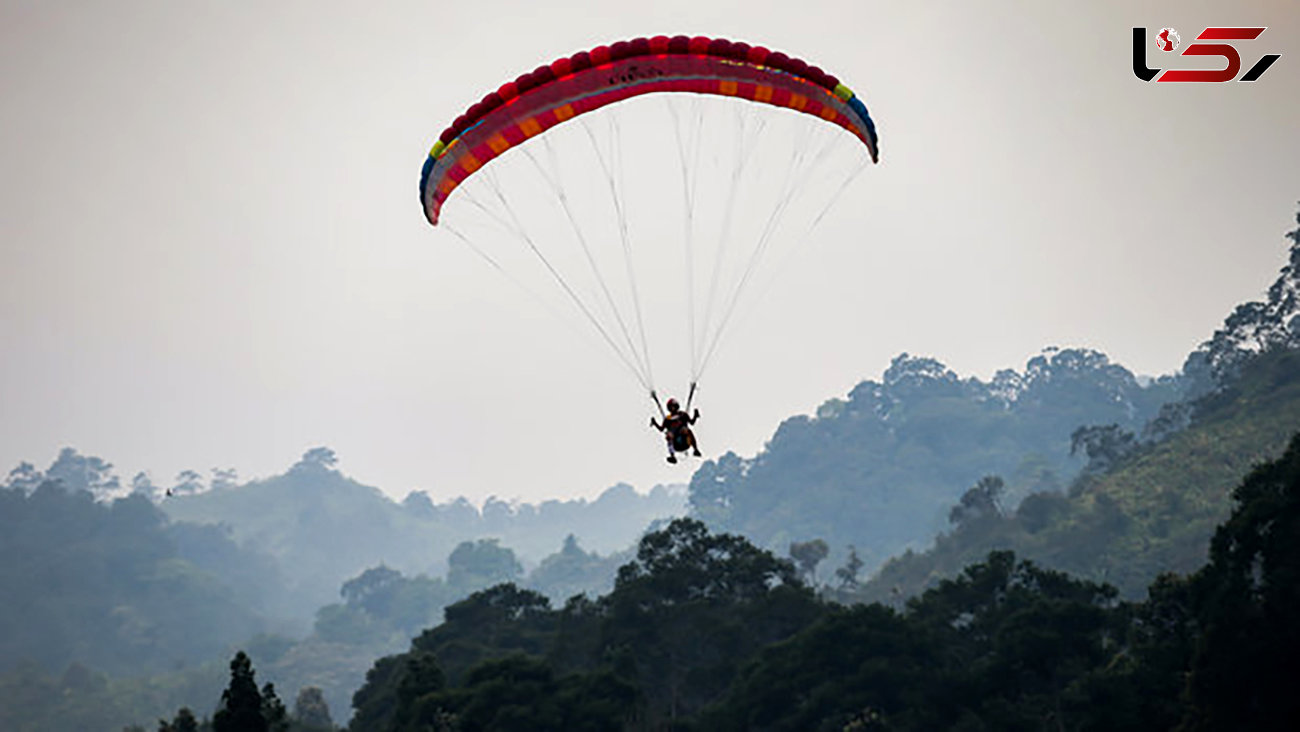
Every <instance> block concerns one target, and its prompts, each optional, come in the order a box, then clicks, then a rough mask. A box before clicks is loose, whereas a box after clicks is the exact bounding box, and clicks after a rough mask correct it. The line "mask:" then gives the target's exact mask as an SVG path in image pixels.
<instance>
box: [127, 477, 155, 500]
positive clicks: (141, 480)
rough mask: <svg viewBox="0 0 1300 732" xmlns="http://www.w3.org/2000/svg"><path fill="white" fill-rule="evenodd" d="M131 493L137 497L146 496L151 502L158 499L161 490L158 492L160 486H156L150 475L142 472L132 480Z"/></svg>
mask: <svg viewBox="0 0 1300 732" xmlns="http://www.w3.org/2000/svg"><path fill="white" fill-rule="evenodd" d="M131 493H133V494H136V495H141V496H144V497H145V498H148V499H149V500H151V501H155V500H157V499H158V493H159V490H158V486H156V485H154V482H153V480H152V479H151V478H150V477H149V474H148V473H146V472H144V471H143V470H142V471H140V472H138V473H136V474H135V477H134V478H132V479H131Z"/></svg>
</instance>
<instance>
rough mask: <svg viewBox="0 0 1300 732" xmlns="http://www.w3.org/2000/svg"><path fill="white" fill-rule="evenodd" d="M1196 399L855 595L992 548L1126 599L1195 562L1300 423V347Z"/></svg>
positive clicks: (911, 589)
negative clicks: (1136, 444) (1111, 460)
mask: <svg viewBox="0 0 1300 732" xmlns="http://www.w3.org/2000/svg"><path fill="white" fill-rule="evenodd" d="M1195 407H1196V408H1195V412H1194V416H1193V417H1192V420H1191V424H1190V425H1189V426H1188V427H1187V428H1186V429H1184V430H1182V431H1180V432H1178V433H1176V434H1174V435H1172V436H1170V437H1168V438H1167V439H1165V440H1163V441H1161V442H1159V443H1156V444H1148V445H1145V446H1143V447H1141V448H1139V449H1138V450H1136V451H1134V452H1133V453H1132V454H1130V455H1128V456H1126V457H1124V458H1123V459H1122V460H1121V461H1120V462H1118V463H1117V464H1116V465H1115V466H1114V467H1113V468H1111V469H1110V470H1109V471H1108V472H1105V473H1104V474H1101V475H1085V476H1082V477H1081V478H1080V480H1079V481H1078V482H1077V483H1076V484H1075V485H1074V486H1073V488H1072V490H1071V491H1070V492H1069V493H1062V492H1052V493H1038V494H1034V495H1032V496H1030V497H1029V498H1027V499H1026V500H1025V501H1023V502H1022V503H1021V504H1020V505H1019V507H1018V508H1016V509H1015V510H1012V511H1006V512H1005V513H992V514H988V515H981V516H977V517H973V518H972V519H970V520H967V521H965V522H963V523H960V524H959V525H957V526H955V527H953V528H952V530H951V531H949V532H947V533H945V534H943V535H941V536H940V537H938V538H937V540H936V541H935V543H934V545H933V546H932V547H930V548H929V549H927V550H926V551H923V552H908V553H906V554H904V555H903V556H900V557H897V558H895V559H893V560H891V561H889V562H888V563H886V564H885V566H884V567H882V568H881V571H880V573H879V575H878V576H876V577H874V578H873V579H872V580H871V581H870V582H868V583H867V584H865V585H864V586H863V587H862V589H861V591H860V592H858V593H856V594H855V595H854V597H855V599H859V600H869V601H886V600H890V599H896V598H898V597H900V596H902V597H906V596H911V595H914V594H916V593H918V592H920V591H921V590H923V589H925V588H927V587H932V586H934V585H935V584H936V583H937V582H938V581H939V580H940V579H942V578H945V577H951V576H954V575H955V574H956V573H957V572H960V571H961V569H962V567H965V566H967V565H968V564H970V563H971V562H973V561H978V560H979V559H980V558H981V557H983V556H984V555H986V554H987V553H988V552H989V551H991V550H995V549H999V550H1000V549H1010V550H1012V551H1015V552H1016V554H1017V555H1019V556H1023V557H1025V558H1027V559H1030V560H1033V561H1035V562H1038V563H1040V564H1042V565H1043V566H1046V567H1051V568H1054V569H1059V570H1063V571H1068V572H1070V573H1072V574H1075V575H1078V576H1081V577H1086V578H1089V579H1092V580H1095V581H1105V582H1108V583H1110V584H1113V585H1115V586H1116V587H1117V588H1119V590H1120V592H1121V593H1122V594H1123V595H1125V596H1128V597H1135V596H1139V595H1140V594H1141V593H1142V592H1144V591H1145V590H1146V587H1147V585H1148V584H1149V583H1150V582H1151V581H1152V580H1153V579H1154V578H1155V577H1156V575H1158V574H1159V573H1160V572H1164V571H1175V572H1180V573H1188V572H1192V571H1194V570H1196V569H1197V568H1199V567H1200V566H1201V565H1202V564H1204V562H1205V558H1206V552H1207V551H1208V548H1209V540H1210V536H1211V535H1212V534H1213V531H1214V527H1215V526H1216V525H1218V524H1219V523H1221V522H1222V521H1223V520H1224V519H1225V518H1227V516H1228V512H1229V511H1230V509H1231V499H1230V496H1231V492H1232V489H1233V487H1234V486H1235V485H1236V484H1237V483H1239V482H1240V481H1241V479H1242V477H1243V476H1244V475H1246V474H1247V473H1248V472H1249V471H1250V470H1251V468H1253V467H1254V466H1255V465H1257V464H1259V463H1261V462H1264V461H1266V460H1269V459H1273V458H1276V457H1277V456H1278V455H1280V454H1281V453H1282V450H1283V449H1284V448H1285V447H1286V444H1287V441H1288V440H1289V439H1290V437H1291V435H1292V434H1294V433H1295V432H1296V431H1297V430H1298V429H1300V353H1296V352H1291V351H1282V352H1276V353H1270V354H1267V355H1265V356H1261V357H1259V358H1257V359H1255V360H1254V361H1252V362H1251V363H1249V364H1247V365H1243V366H1242V368H1241V372H1240V374H1239V376H1238V379H1237V380H1236V381H1235V382H1234V384H1233V385H1232V386H1231V387H1229V388H1226V389H1224V390H1223V391H1221V392H1218V393H1216V394H1214V395H1212V396H1210V397H1206V398H1203V399H1202V400H1200V401H1198V402H1196V403H1195Z"/></svg>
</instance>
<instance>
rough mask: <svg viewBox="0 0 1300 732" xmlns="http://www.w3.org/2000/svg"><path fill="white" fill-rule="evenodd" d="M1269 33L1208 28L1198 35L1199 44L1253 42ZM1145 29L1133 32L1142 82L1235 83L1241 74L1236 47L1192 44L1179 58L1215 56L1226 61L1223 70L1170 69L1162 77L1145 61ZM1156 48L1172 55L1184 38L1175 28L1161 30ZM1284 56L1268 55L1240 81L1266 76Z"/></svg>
mask: <svg viewBox="0 0 1300 732" xmlns="http://www.w3.org/2000/svg"><path fill="white" fill-rule="evenodd" d="M1265 30H1267V26H1265V27H1263V28H1206V29H1205V30H1203V31H1201V33H1200V35H1198V36H1196V40H1197V41H1253V40H1255V39H1256V38H1259V36H1260V34H1261V33H1263V32H1264V31H1265ZM1146 33H1147V29H1146V28H1134V29H1133V74H1134V75H1135V76H1137V78H1139V79H1141V80H1142V81H1151V80H1152V79H1156V75H1157V74H1159V75H1160V78H1158V79H1156V81H1206V82H1216V81H1232V80H1233V79H1236V78H1237V74H1238V73H1239V72H1240V71H1241V54H1239V53H1238V52H1237V48H1236V46H1234V45H1232V44H1231V43H1190V44H1188V46H1187V48H1185V49H1183V52H1182V53H1181V54H1179V55H1180V56H1213V57H1218V58H1221V59H1223V60H1224V61H1226V62H1227V63H1226V65H1225V66H1224V67H1223V68H1221V69H1168V70H1166V71H1165V72H1164V73H1163V74H1162V73H1160V72H1161V69H1152V68H1148V67H1147V59H1146V41H1145V37H1146ZM1155 41H1156V48H1159V49H1160V50H1161V51H1164V52H1166V53H1168V52H1172V51H1174V50H1176V49H1177V48H1178V45H1179V43H1181V41H1182V39H1181V38H1180V37H1179V35H1178V31H1176V30H1174V29H1173V28H1161V29H1160V32H1159V33H1157V34H1156V38H1155ZM1281 57H1282V55H1281V54H1277V53H1269V54H1265V55H1264V56H1263V57H1261V58H1260V59H1259V60H1258V61H1256V62H1255V64H1254V65H1253V66H1251V67H1250V70H1249V71H1247V72H1246V73H1245V74H1243V75H1242V77H1241V78H1240V79H1237V80H1238V81H1255V80H1256V79H1258V78H1259V77H1261V76H1263V75H1264V72H1265V71H1267V70H1268V67H1269V66H1272V65H1273V62H1274V61H1277V60H1278V59H1279V58H1281Z"/></svg>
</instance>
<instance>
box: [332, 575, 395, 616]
mask: <svg viewBox="0 0 1300 732" xmlns="http://www.w3.org/2000/svg"><path fill="white" fill-rule="evenodd" d="M401 582H402V573H401V572H399V571H397V570H395V569H390V568H388V567H385V566H383V565H380V566H378V567H371V568H370V569H367V570H366V571H364V572H362V573H361V574H360V575H358V576H357V577H354V578H353V579H350V580H348V581H347V582H344V583H343V587H342V588H341V589H340V590H339V594H340V595H342V596H343V599H344V600H346V601H347V603H348V604H349V605H353V606H356V607H360V608H363V609H365V611H366V612H368V613H371V614H373V615H377V616H380V617H383V616H386V615H387V614H388V610H389V609H390V607H391V606H392V604H393V596H394V593H395V591H396V589H397V588H398V587H399V586H400V584H401Z"/></svg>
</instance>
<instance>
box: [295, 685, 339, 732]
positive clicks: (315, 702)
mask: <svg viewBox="0 0 1300 732" xmlns="http://www.w3.org/2000/svg"><path fill="white" fill-rule="evenodd" d="M293 717H294V719H295V720H297V722H298V724H300V725H302V726H304V727H319V728H322V729H334V720H333V719H332V718H330V706H329V704H327V703H326V702H325V694H324V693H323V692H322V691H321V690H320V687H319V686H304V687H302V688H301V689H299V690H298V698H297V699H296V700H294V702H293Z"/></svg>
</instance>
